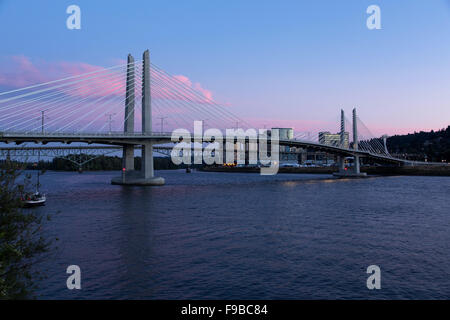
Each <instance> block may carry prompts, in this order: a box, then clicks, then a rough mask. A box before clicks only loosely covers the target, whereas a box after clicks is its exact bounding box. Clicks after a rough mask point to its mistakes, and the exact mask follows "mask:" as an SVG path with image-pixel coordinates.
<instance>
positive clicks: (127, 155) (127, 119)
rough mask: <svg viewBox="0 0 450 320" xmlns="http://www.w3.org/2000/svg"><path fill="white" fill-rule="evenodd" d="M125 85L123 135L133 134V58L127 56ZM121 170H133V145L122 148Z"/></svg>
mask: <svg viewBox="0 0 450 320" xmlns="http://www.w3.org/2000/svg"><path fill="white" fill-rule="evenodd" d="M127 62H128V66H127V85H126V92H125V97H126V98H125V113H124V126H123V131H124V133H125V134H126V133H134V99H135V97H134V96H135V95H134V84H135V83H134V58H133V56H132V55H131V54H129V55H128V59H127ZM122 163H123V165H122V168H124V169H125V171H127V172H130V171H133V170H134V145H130V144H128V145H124V146H123V156H122Z"/></svg>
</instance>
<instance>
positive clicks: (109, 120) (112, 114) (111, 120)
mask: <svg viewBox="0 0 450 320" xmlns="http://www.w3.org/2000/svg"><path fill="white" fill-rule="evenodd" d="M115 115H116V114H115V113H107V114H106V116H108V117H109V118H108V120H107V121H108V123H109V133H111V124H112V122H113V119H112V117H113V116H115Z"/></svg>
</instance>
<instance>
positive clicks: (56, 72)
mask: <svg viewBox="0 0 450 320" xmlns="http://www.w3.org/2000/svg"><path fill="white" fill-rule="evenodd" d="M1 66H2V67H1V71H0V85H1V86H5V87H7V88H13V89H16V88H23V87H27V86H31V85H36V84H41V83H45V82H49V81H53V80H58V79H63V78H67V77H73V76H81V75H83V74H86V73H90V72H94V71H99V72H98V75H99V76H98V77H97V78H96V79H91V80H89V85H85V86H82V85H81V83H80V84H79V85H77V84H73V85H70V89H71V90H64V89H66V88H61V89H58V90H60V91H61V92H65V93H66V94H67V95H70V96H77V97H88V96H91V97H92V98H96V97H102V96H108V95H116V96H119V95H121V96H122V95H124V93H125V81H121V82H122V83H121V82H119V81H118V80H115V79H116V77H119V76H121V75H122V74H124V70H125V69H124V70H120V71H116V74H114V77H115V78H111V77H110V75H111V73H109V74H107V73H105V72H102V71H105V70H106V69H105V68H103V67H99V66H95V65H91V64H87V63H82V62H68V61H58V62H47V61H38V62H32V61H31V59H29V58H28V57H26V56H24V55H17V56H12V57H8V58H6V59H3V61H2V63H1ZM92 76H93V75H86V76H81V77H80V78H77V79H73V81H76V80H82V79H83V78H84V79H86V80H88V78H89V77H92ZM117 79H118V78H117ZM108 81H109V82H108ZM108 83H110V87H109V88H108V85H107V84H108Z"/></svg>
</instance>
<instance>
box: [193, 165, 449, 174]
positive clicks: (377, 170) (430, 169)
mask: <svg viewBox="0 0 450 320" xmlns="http://www.w3.org/2000/svg"><path fill="white" fill-rule="evenodd" d="M201 170H202V171H207V172H235V173H236V172H241V173H252V172H253V173H259V172H260V169H259V168H256V167H254V168H247V167H204V168H202V169H201ZM337 171H338V168H337V167H301V168H279V170H278V173H308V174H313V173H314V174H332V173H333V172H337ZM361 172H366V173H367V174H370V175H406V176H450V166H426V165H424V166H404V167H397V166H377V167H361Z"/></svg>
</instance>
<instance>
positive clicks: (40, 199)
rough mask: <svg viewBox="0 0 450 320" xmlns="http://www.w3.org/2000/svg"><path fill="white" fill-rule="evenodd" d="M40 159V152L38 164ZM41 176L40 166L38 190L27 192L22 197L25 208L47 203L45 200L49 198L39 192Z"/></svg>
mask: <svg viewBox="0 0 450 320" xmlns="http://www.w3.org/2000/svg"><path fill="white" fill-rule="evenodd" d="M39 160H40V154H39V155H38V164H39ZM39 177H40V171H39V168H38V173H37V183H36V192H35V193H27V194H25V196H24V197H23V198H22V202H23V206H24V207H25V208H29V207H37V206H43V205H45V201H46V200H47V198H46V196H45V194H43V193H40V192H39V186H40V185H41V184H40V182H39Z"/></svg>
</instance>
